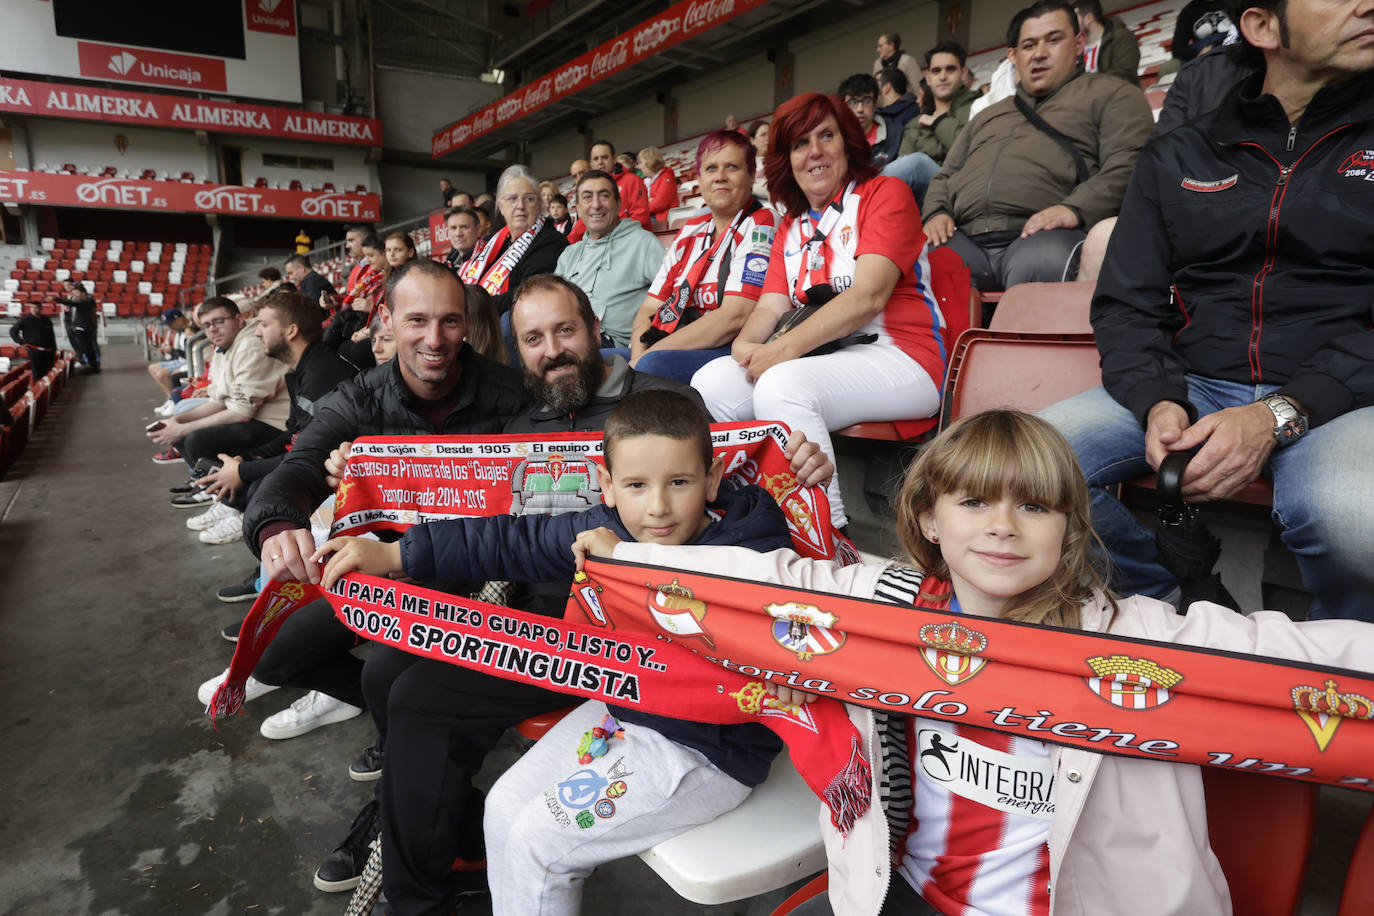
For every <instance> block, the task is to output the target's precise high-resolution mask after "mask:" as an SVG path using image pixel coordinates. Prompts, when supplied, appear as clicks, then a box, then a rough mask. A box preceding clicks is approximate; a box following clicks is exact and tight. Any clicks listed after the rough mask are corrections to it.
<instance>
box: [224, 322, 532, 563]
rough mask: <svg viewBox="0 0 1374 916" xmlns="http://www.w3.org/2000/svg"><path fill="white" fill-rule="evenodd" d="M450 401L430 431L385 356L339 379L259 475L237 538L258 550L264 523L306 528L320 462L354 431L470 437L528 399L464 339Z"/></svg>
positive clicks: (320, 486)
mask: <svg viewBox="0 0 1374 916" xmlns="http://www.w3.org/2000/svg"><path fill="white" fill-rule="evenodd" d="M459 360H460V362H461V364H462V367H463V376H462V380H461V381H460V382H459V383H458V401H457V404H456V405H455V406H454V408H453V410H452V411H451V412H450V413H449V415H448V416H447V417H446V418H445V419H444V424H443V427H442V428H441V429H439V430H435V429H434V428H433V427H431V426H430V424H429V423H428V422H427V421H426V420H425V418H424V417H422V416H421V415H420V414H418V413H416V412H415V410H413V409H412V406H413V405H414V402H415V396H414V395H413V394H411V392H410V389H409V388H407V387H406V385H405V382H404V381H403V380H402V379H401V370H400V367H399V365H398V364H397V361H396V360H394V359H393V360H391V361H390V362H388V363H385V364H383V365H381V366H377V367H376V368H374V369H370V370H368V371H367V372H364V373H363V374H361V375H359V376H358V377H357V378H354V379H352V380H350V381H346V382H343V383H342V384H340V385H339V387H338V388H336V389H334V392H333V394H330V395H328V396H326V397H325V398H324V399H323V400H321V401H320V402H319V403H318V404H317V405H316V407H315V416H314V419H312V420H311V421H310V423H309V425H307V426H306V427H305V429H303V430H301V433H300V435H299V436H297V437H296V444H295V445H294V446H293V447H292V449H291V454H290V455H288V456H287V458H286V460H285V461H283V462H282V463H281V465H280V466H279V467H277V469H276V470H274V471H273V472H272V473H271V474H269V475H268V476H267V479H265V480H264V481H263V482H262V484H261V486H260V487H259V488H258V492H257V493H256V494H255V495H254V497H253V501H252V502H251V503H249V504H248V511H247V512H246V513H245V514H244V518H243V532H244V539H245V540H246V541H247V542H248V546H249V547H250V548H251V549H252V550H253V552H254V554H257V553H258V543H259V540H260V537H259V532H261V530H262V529H263V527H265V526H266V525H269V524H271V523H272V522H289V523H290V524H292V525H293V526H295V527H297V528H308V527H310V522H309V519H310V513H311V512H313V511H315V507H316V506H318V505H319V504H320V503H321V502H323V501H324V498H325V497H326V496H328V495H329V494H330V488H329V485H328V484H326V483H325V482H324V462H325V459H326V458H328V457H329V453H330V452H331V451H333V450H334V449H335V448H337V447H338V445H339V443H341V442H346V441H352V440H354V439H357V438H358V437H359V436H413V435H432V434H434V433H436V432H437V433H440V434H443V435H476V434H480V433H499V432H501V430H502V428H503V427H504V426H505V425H506V422H507V421H508V420H509V419H510V418H511V417H512V416H513V415H514V414H516V413H518V412H519V411H520V410H522V409H523V408H524V407H525V405H526V403H527V402H528V401H529V392H528V391H526V389H525V386H524V383H523V381H522V379H521V377H520V373H519V372H517V371H516V370H514V369H512V368H510V367H509V366H502V365H500V364H499V363H494V362H492V361H491V360H489V359H486V358H485V357H483V356H479V355H478V354H477V352H476V351H474V350H473V349H472V348H471V347H469V346H468V345H467V344H463V349H462V350H461V351H460V353H459Z"/></svg>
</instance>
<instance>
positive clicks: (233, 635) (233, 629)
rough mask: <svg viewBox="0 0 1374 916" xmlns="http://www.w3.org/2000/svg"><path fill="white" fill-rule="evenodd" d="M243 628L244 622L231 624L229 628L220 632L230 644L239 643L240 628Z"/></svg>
mask: <svg viewBox="0 0 1374 916" xmlns="http://www.w3.org/2000/svg"><path fill="white" fill-rule="evenodd" d="M241 626H243V621H239V622H238V623H231V624H229V625H228V626H227V627H225V628H224V629H222V630H220V631H219V635H221V636H223V637H224V638H225V639H227V640H229V641H230V642H238V641H239V627H241Z"/></svg>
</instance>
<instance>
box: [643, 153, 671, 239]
mask: <svg viewBox="0 0 1374 916" xmlns="http://www.w3.org/2000/svg"><path fill="white" fill-rule="evenodd" d="M639 169H640V171H641V172H643V173H644V184H645V186H646V187H647V188H648V190H649V216H650V217H651V218H652V219H654V220H655V221H656V222H660V223H664V224H665V225H666V224H667V222H668V211H669V210H671V209H673V208H674V207H676V206H677V176H676V175H674V174H673V170H672V169H670V168H668V163H667V162H665V161H664V159H663V153H662V152H660V151H659V148H658V147H657V146H646V147H644V149H642V150H640V151H639Z"/></svg>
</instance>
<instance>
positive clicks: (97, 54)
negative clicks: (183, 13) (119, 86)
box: [76, 41, 226, 92]
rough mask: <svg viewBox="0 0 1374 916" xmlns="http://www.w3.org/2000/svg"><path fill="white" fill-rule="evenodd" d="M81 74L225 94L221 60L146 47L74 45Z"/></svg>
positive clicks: (79, 42) (80, 42)
mask: <svg viewBox="0 0 1374 916" xmlns="http://www.w3.org/2000/svg"><path fill="white" fill-rule="evenodd" d="M76 50H77V59H78V60H79V62H80V65H81V75H82V76H88V77H92V78H95V79H107V80H108V79H117V80H124V81H127V82H131V83H151V84H153V85H157V86H177V87H179V88H182V89H199V90H203V91H208V92H224V91H225V89H226V86H225V67H224V61H223V60H220V59H219V58H214V57H196V56H194V55H190V54H172V53H169V52H167V51H152V50H149V49H147V48H121V47H119V46H117V45H102V44H96V43H95V42H90V41H78V42H77V43H76Z"/></svg>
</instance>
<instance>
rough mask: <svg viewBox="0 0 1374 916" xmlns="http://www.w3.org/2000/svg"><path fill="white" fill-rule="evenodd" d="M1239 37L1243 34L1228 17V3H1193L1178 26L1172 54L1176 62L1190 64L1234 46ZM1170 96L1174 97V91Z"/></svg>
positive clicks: (1221, 0) (1181, 13)
mask: <svg viewBox="0 0 1374 916" xmlns="http://www.w3.org/2000/svg"><path fill="white" fill-rule="evenodd" d="M1238 37H1239V32H1238V31H1237V29H1236V27H1235V24H1234V23H1232V22H1231V17H1230V16H1228V15H1227V12H1226V2H1225V0H1189V2H1188V4H1187V5H1186V6H1184V7H1183V9H1182V10H1180V11H1179V14H1178V19H1177V20H1175V22H1174V39H1173V42H1172V43H1170V45H1169V53H1170V54H1172V55H1173V57H1174V59H1175V60H1179V61H1185V62H1186V61H1190V60H1192V59H1193V58H1195V57H1198V56H1199V55H1201V54H1206V53H1207V52H1208V51H1211V50H1214V49H1216V48H1220V47H1221V46H1223V45H1229V44H1232V43H1233V42H1235V41H1236V40H1237V38H1238ZM1169 92H1170V94H1172V93H1173V89H1172V88H1170V90H1169Z"/></svg>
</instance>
